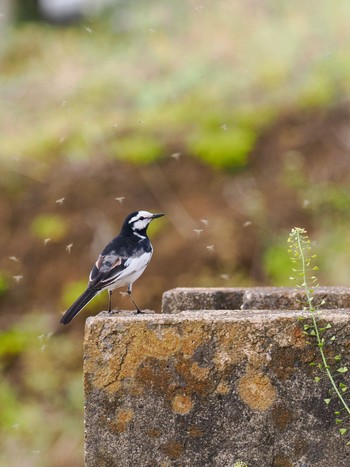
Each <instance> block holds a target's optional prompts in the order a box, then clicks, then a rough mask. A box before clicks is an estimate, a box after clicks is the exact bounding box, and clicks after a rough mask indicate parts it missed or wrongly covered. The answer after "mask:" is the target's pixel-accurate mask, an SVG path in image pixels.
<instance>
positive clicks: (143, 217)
mask: <svg viewBox="0 0 350 467" xmlns="http://www.w3.org/2000/svg"><path fill="white" fill-rule="evenodd" d="M152 219H153V214H152V213H151V212H148V211H139V212H138V213H137V214H136V215H135V216H134V217H132V218H131V219H130V220H129V224H130V226H131V228H132V229H133V230H136V231H137V230H143V229H145V228H146V227H147V226H148V224H149V223H150V222H151V220H152Z"/></svg>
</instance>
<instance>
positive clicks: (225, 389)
mask: <svg viewBox="0 0 350 467" xmlns="http://www.w3.org/2000/svg"><path fill="white" fill-rule="evenodd" d="M230 391H231V388H230V385H229V384H228V383H227V382H226V381H220V383H219V384H218V385H217V387H216V389H215V392H216V393H217V394H223V395H225V394H228V393H229V392H230Z"/></svg>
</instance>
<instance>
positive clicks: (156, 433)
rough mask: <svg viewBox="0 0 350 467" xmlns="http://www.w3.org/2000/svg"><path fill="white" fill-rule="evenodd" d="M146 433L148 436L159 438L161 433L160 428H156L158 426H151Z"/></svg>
mask: <svg viewBox="0 0 350 467" xmlns="http://www.w3.org/2000/svg"><path fill="white" fill-rule="evenodd" d="M146 433H147V435H148V436H149V437H150V438H159V436H160V435H161V432H160V430H158V428H151V429H150V430H148V431H147V432H146Z"/></svg>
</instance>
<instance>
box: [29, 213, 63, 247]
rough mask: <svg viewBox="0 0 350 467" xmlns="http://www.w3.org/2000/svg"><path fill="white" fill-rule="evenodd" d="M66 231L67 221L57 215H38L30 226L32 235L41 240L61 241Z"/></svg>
mask: <svg viewBox="0 0 350 467" xmlns="http://www.w3.org/2000/svg"><path fill="white" fill-rule="evenodd" d="M67 230H68V223H67V220H66V219H65V218H64V217H63V216H60V215H58V214H40V215H39V216H36V217H35V218H34V219H33V221H32V224H31V231H32V233H33V234H34V235H35V236H36V237H38V238H40V239H42V240H45V239H48V238H49V239H50V240H53V241H58V240H62V238H64V236H65V235H66V233H67Z"/></svg>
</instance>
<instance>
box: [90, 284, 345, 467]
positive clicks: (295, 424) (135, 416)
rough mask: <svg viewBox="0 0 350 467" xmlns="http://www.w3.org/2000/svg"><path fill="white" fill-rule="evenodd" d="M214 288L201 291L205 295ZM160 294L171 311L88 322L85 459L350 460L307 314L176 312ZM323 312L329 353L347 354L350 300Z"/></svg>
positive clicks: (144, 462) (182, 462)
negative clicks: (305, 329) (316, 364)
mask: <svg viewBox="0 0 350 467" xmlns="http://www.w3.org/2000/svg"><path fill="white" fill-rule="evenodd" d="M183 290H184V289H181V291H183ZM228 290H232V289H228ZM239 290H240V291H242V290H243V289H239ZM239 290H238V289H235V290H234V292H228V294H229V296H228V297H226V298H225V297H223V298H222V300H223V302H224V303H230V301H231V302H232V301H234V300H236V297H237V296H238V295H239V293H241V292H239ZM255 290H256V297H257V296H258V295H259V294H258V292H259V290H257V289H255ZM271 290H272V289H271ZM274 290H275V292H276V293H277V290H278V289H274ZM342 290H343V289H342ZM222 292H223V289H220V293H222ZM250 292H252V290H250ZM171 293H172V294H173V298H172V300H174V301H176V300H177V302H176V303H184V298H183V295H182V297H181V296H180V297H178V298H176V297H174V291H171ZM181 293H182V294H183V292H181ZM189 293H190V292H188V294H189ZM195 293H197V292H195ZM236 293H237V295H235V294H236ZM246 293H247V291H246V290H245V291H244V294H246ZM259 293H260V292H259ZM283 293H284V292H283ZM210 294H212V295H210ZM215 294H216V298H210V297H215ZM188 296H189V295H188ZM202 296H203V294H202ZM204 296H205V293H204ZM219 296H220V294H218V293H217V289H209V291H207V298H208V297H209V298H208V300H209V302H210V303H213V304H215V303H217V304H218V303H219V302H216V301H215V300H219V299H218V298H217V297H219ZM246 296H247V295H246ZM249 296H250V297H251V299H252V297H253V295H252V294H251V295H249ZM267 296H268V297H270V295H269V294H268V295H267ZM168 297H169V293H168ZM221 297H222V294H221ZM260 297H261V299H262V296H261V294H260ZM344 297H345V292H344ZM166 300H167V301H165V303H166V306H168V307H170V308H171V310H172V311H173V313H168V314H151V313H150V314H144V315H135V314H133V313H132V312H131V313H125V312H123V313H116V314H113V315H108V314H107V313H101V314H100V315H98V316H96V317H90V318H88V320H87V322H86V332H85V344H84V346H85V348H84V381H85V446H86V453H85V461H86V466H87V467H96V466H98V467H107V466H108V467H113V466H116V467H118V466H120V467H129V466H130V467H133V466H142V467H151V466H152V467H153V466H162V467H168V466H178V467H182V466H189V467H197V466H198V467H205V466H217V467H233V466H234V463H235V462H237V461H239V460H241V461H244V462H247V463H248V466H249V467H269V466H272V467H292V466H300V467H301V466H315V467H326V466H327V467H330V466H331V467H348V466H349V465H350V450H349V448H347V447H346V446H345V443H344V441H343V438H342V437H341V436H340V435H339V431H338V427H337V426H336V425H335V422H334V416H333V411H334V410H336V408H337V404H336V403H335V401H334V402H333V399H332V402H331V404H330V405H329V406H328V407H327V406H326V405H325V403H324V402H323V399H324V398H326V397H328V388H329V384H328V382H327V381H326V380H324V381H323V380H322V381H321V382H320V383H318V384H316V383H315V382H314V381H313V375H314V371H315V370H314V368H313V367H310V365H309V363H310V362H312V361H314V360H315V359H317V358H318V357H317V355H318V350H317V349H316V348H315V346H313V345H309V344H307V343H306V339H305V336H304V334H303V333H302V330H301V327H300V323H299V321H298V317H299V316H301V315H305V313H304V312H301V311H296V310H286V309H284V310H282V309H281V310H276V309H271V310H249V309H244V310H239V309H238V310H234V311H230V310H218V309H217V310H197V311H180V312H179V313H175V311H176V309H175V306H174V305H171V300H169V298H167V299H166ZM181 300H182V302H181ZM254 300H255V301H254V303H255V302H256V300H257V299H256V298H255V299H254ZM269 300H271V299H270V298H269ZM338 300H339V303H343V302H342V301H341V300H343V299H340V298H338ZM344 300H346V298H344ZM169 303H170V304H169ZM187 303H188V302H187ZM192 303H194V301H193V302H192ZM196 303H197V302H196ZM242 303H243V302H241V305H242ZM208 306H209V305H208ZM210 306H214V305H210ZM306 316H307V315H306ZM322 319H324V320H325V322H330V323H331V324H332V329H331V330H330V332H331V334H329V337H330V336H331V335H333V334H335V335H336V336H337V339H336V341H335V342H334V343H333V344H331V345H329V346H327V352H328V354H329V356H330V357H332V356H334V355H336V353H338V352H341V353H342V355H343V357H344V360H345V361H349V358H350V339H349V336H350V320H349V310H344V309H338V310H325V311H323V312H322Z"/></svg>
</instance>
